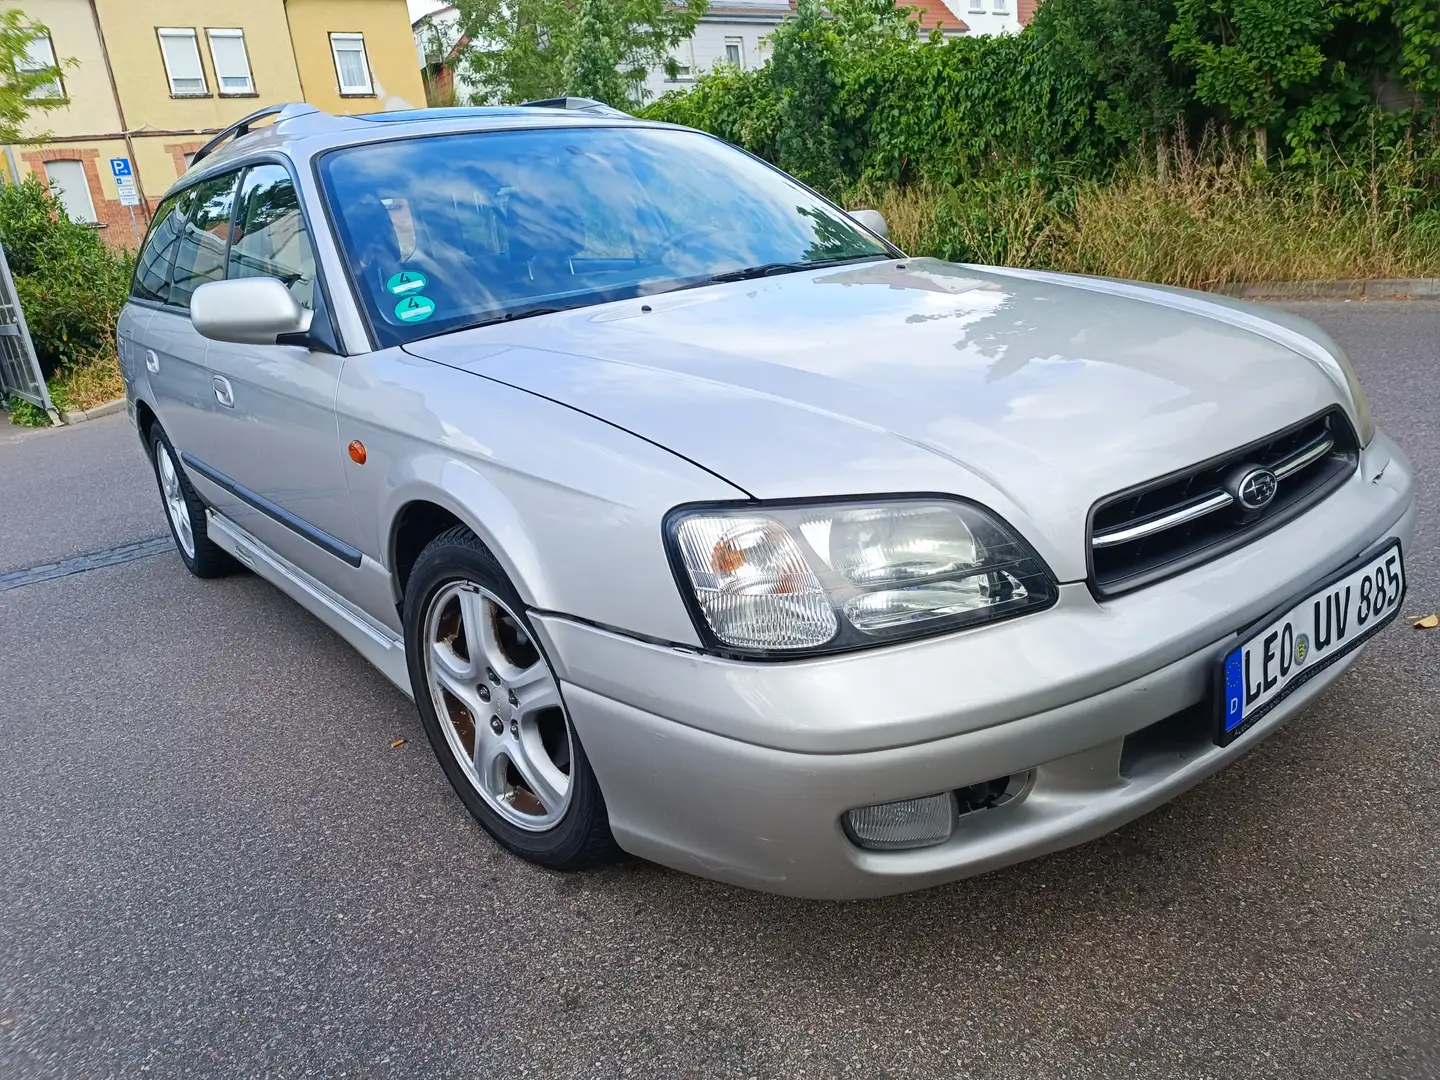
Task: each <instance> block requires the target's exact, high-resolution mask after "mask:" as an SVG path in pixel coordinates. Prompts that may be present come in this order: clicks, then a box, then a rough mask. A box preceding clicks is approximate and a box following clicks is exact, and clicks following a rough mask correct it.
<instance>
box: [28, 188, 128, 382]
mask: <svg viewBox="0 0 1440 1080" xmlns="http://www.w3.org/2000/svg"><path fill="white" fill-rule="evenodd" d="M0 243H3V244H4V245H5V256H6V258H7V259H8V260H9V263H10V273H11V275H12V276H13V277H14V278H15V290H16V292H17V293H18V294H19V297H20V304H21V306H22V308H23V309H24V311H25V320H26V322H27V323H28V324H29V326H30V338H31V341H32V342H33V343H34V345H35V353H36V355H37V356H38V357H39V359H40V366H41V369H42V371H43V372H44V374H45V376H46V378H50V377H52V376H54V375H55V374H56V373H57V372H60V371H61V370H62V369H65V368H69V367H75V366H80V365H84V364H86V363H90V362H93V361H95V360H97V359H104V358H113V356H114V352H115V321H116V320H117V319H118V318H119V316H120V309H121V308H122V307H123V306H124V304H125V296H126V294H127V292H128V291H129V286H130V266H131V262H130V257H129V256H128V255H126V254H117V253H115V252H113V251H111V250H110V249H109V248H107V247H106V246H105V243H104V241H102V240H101V239H100V236H99V234H98V233H97V232H96V230H95V229H93V228H91V227H89V226H87V225H83V224H81V223H79V222H74V221H71V220H70V217H69V215H68V214H66V212H65V208H64V206H63V205H61V203H60V202H59V201H58V200H57V199H56V198H55V197H54V196H53V195H52V194H51V193H50V191H49V190H48V189H47V188H46V187H45V185H44V184H43V183H42V182H41V181H40V180H39V179H38V178H37V177H35V176H30V177H27V178H26V179H25V181H24V182H23V183H21V184H18V185H16V184H5V185H0Z"/></svg>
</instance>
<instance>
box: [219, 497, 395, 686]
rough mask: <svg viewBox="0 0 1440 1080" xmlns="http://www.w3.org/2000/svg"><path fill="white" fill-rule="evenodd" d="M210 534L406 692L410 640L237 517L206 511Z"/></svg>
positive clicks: (222, 546) (220, 545) (220, 544)
mask: <svg viewBox="0 0 1440 1080" xmlns="http://www.w3.org/2000/svg"><path fill="white" fill-rule="evenodd" d="M205 517H206V525H207V528H208V532H209V534H210V539H211V540H213V541H215V543H216V545H218V546H219V547H221V548H224V549H225V550H226V551H228V552H229V553H230V554H231V555H234V556H235V558H237V559H239V560H240V562H242V563H243V564H244V565H246V566H248V567H249V568H250V569H251V570H254V571H255V573H257V574H259V575H260V576H261V577H262V578H264V579H265V580H266V581H268V582H270V584H272V585H274V586H275V587H276V588H278V589H280V590H281V591H282V592H285V593H288V594H289V595H290V597H291V598H292V599H294V600H295V601H297V602H298V603H299V604H300V606H301V607H303V608H305V610H307V611H309V612H310V613H311V614H312V615H314V616H315V617H316V618H317V619H319V620H320V621H321V622H323V623H324V624H325V625H326V626H328V627H330V629H331V630H334V631H335V632H336V633H337V634H339V635H340V636H341V637H342V638H344V639H345V640H346V641H348V642H349V643H350V644H351V645H352V646H353V647H354V648H355V650H356V651H357V652H358V653H359V654H360V655H361V656H363V657H364V658H365V659H366V660H368V661H370V663H372V664H374V665H375V667H377V668H379V669H380V674H382V675H384V676H385V677H386V678H387V679H389V680H390V681H391V682H392V683H394V684H395V686H396V687H397V688H398V689H399V690H400V691H401V692H402V693H403V694H404V695H405V696H406V697H412V694H411V692H410V671H409V669H408V667H407V666H406V663H405V642H404V640H403V639H402V638H401V637H400V636H399V635H398V634H396V633H395V632H394V631H393V630H391V629H390V628H389V627H387V626H382V625H381V624H380V623H378V622H376V621H375V620H374V619H372V618H370V616H368V615H366V614H365V613H364V612H363V611H360V610H359V609H358V608H356V607H355V606H354V605H353V604H351V603H349V602H348V601H346V600H345V599H344V598H343V597H341V596H340V595H339V594H338V593H336V592H335V591H334V590H333V589H331V588H329V587H328V586H326V585H323V584H321V583H320V582H319V581H316V580H315V578H313V577H311V576H310V575H309V574H307V573H306V572H305V571H304V570H301V569H300V568H299V567H298V566H296V565H295V564H294V563H292V562H290V561H289V560H288V559H286V558H284V557H283V556H281V555H279V554H277V553H276V552H275V551H274V550H273V549H271V548H269V547H267V546H266V545H265V544H263V543H262V542H261V541H259V540H257V539H256V538H255V537H254V536H252V535H251V534H250V533H249V532H247V531H246V530H245V529H242V528H241V527H240V526H239V525H236V524H235V522H233V521H231V520H230V519H229V518H227V517H225V516H224V515H223V514H220V513H217V512H216V511H214V510H212V509H206V511H205Z"/></svg>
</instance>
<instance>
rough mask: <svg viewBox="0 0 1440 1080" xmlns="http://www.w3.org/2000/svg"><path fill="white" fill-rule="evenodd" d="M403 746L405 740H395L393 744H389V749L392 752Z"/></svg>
mask: <svg viewBox="0 0 1440 1080" xmlns="http://www.w3.org/2000/svg"><path fill="white" fill-rule="evenodd" d="M404 745H405V740H404V739H396V740H395V741H394V742H392V743H391V744H390V749H391V750H394V749H395V748H396V747H397V746H404Z"/></svg>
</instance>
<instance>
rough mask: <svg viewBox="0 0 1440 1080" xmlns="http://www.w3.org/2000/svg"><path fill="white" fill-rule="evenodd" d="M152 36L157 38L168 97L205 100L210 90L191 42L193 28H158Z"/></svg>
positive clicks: (197, 46) (198, 47) (193, 37)
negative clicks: (168, 89) (168, 87)
mask: <svg viewBox="0 0 1440 1080" xmlns="http://www.w3.org/2000/svg"><path fill="white" fill-rule="evenodd" d="M155 33H156V34H158V35H159V37H160V56H161V58H162V59H163V60H164V61H165V76H166V78H168V79H169V80H170V93H171V95H172V96H174V97H209V96H210V88H209V86H208V85H206V82H205V69H204V68H203V67H201V66H200V46H199V45H197V44H196V43H195V31H194V29H193V28H189V27H174V26H162V27H159V28H158V29H157V30H156V31H155Z"/></svg>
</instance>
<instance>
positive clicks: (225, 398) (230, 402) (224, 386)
mask: <svg viewBox="0 0 1440 1080" xmlns="http://www.w3.org/2000/svg"><path fill="white" fill-rule="evenodd" d="M214 383H215V400H216V401H218V402H219V403H220V404H221V405H224V406H225V408H227V409H233V408H234V407H235V391H234V390H231V389H230V380H229V379H227V378H225V376H224V375H216V376H215V379H214Z"/></svg>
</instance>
